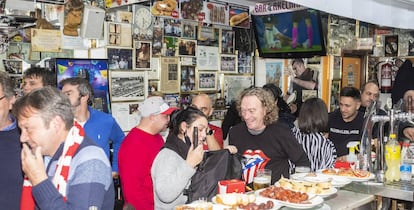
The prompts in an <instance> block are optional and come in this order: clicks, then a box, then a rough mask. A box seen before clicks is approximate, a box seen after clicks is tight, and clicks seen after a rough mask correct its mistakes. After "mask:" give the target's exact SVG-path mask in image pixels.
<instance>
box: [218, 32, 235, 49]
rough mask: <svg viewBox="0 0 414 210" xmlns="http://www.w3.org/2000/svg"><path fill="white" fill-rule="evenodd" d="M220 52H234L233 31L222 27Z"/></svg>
mask: <svg viewBox="0 0 414 210" xmlns="http://www.w3.org/2000/svg"><path fill="white" fill-rule="evenodd" d="M221 53H222V54H234V31H232V30H225V29H222V31H221Z"/></svg>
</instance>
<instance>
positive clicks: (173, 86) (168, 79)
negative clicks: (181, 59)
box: [160, 57, 180, 93]
mask: <svg viewBox="0 0 414 210" xmlns="http://www.w3.org/2000/svg"><path fill="white" fill-rule="evenodd" d="M178 67H179V66H178V57H161V69H162V71H161V79H160V82H161V84H160V91H161V92H164V93H177V92H179V91H180V81H179V71H178Z"/></svg>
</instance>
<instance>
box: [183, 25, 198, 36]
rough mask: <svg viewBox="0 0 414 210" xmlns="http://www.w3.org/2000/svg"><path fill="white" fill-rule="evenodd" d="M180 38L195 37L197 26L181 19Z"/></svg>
mask: <svg viewBox="0 0 414 210" xmlns="http://www.w3.org/2000/svg"><path fill="white" fill-rule="evenodd" d="M181 27H182V29H181V31H182V38H184V39H196V35H197V26H196V24H194V22H190V21H182V22H181Z"/></svg>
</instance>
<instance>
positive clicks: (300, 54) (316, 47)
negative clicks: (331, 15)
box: [252, 8, 326, 58]
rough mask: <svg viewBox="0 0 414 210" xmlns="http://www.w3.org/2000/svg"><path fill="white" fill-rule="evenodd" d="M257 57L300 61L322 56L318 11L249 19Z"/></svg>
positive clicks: (321, 36) (322, 42)
mask: <svg viewBox="0 0 414 210" xmlns="http://www.w3.org/2000/svg"><path fill="white" fill-rule="evenodd" d="M252 21H253V28H254V31H255V35H256V42H257V48H258V51H259V56H260V57H265V58H304V57H312V56H315V55H325V54H326V51H325V41H324V36H323V31H322V24H321V18H320V14H319V11H317V10H313V9H307V8H306V9H299V10H297V9H295V10H289V11H286V10H285V11H283V12H281V13H272V14H264V15H259V14H256V15H252Z"/></svg>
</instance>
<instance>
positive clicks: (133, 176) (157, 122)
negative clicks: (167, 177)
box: [118, 96, 175, 210]
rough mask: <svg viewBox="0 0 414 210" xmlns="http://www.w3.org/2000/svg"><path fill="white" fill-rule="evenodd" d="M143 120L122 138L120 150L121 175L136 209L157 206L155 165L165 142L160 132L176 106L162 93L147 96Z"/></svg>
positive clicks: (144, 103)
mask: <svg viewBox="0 0 414 210" xmlns="http://www.w3.org/2000/svg"><path fill="white" fill-rule="evenodd" d="M138 109H139V112H140V114H141V121H140V122H139V124H138V125H137V126H136V127H134V128H132V129H131V131H130V132H129V133H128V135H127V136H126V137H125V139H124V141H123V142H122V145H121V148H120V150H119V154H118V167H119V175H120V178H121V185H122V190H123V194H124V198H125V203H127V204H129V205H132V206H134V207H135V208H136V209H142V210H146V209H151V210H152V209H154V193H153V188H152V180H151V166H152V162H153V161H154V158H155V156H156V155H157V154H158V152H159V151H160V149H161V147H162V146H163V145H164V140H163V138H162V137H161V135H160V132H161V131H163V130H165V129H166V128H167V126H168V123H169V118H170V116H169V115H170V114H171V113H172V112H173V111H174V110H175V108H172V107H169V106H168V105H167V104H166V103H165V102H164V100H163V99H162V98H161V97H159V96H152V97H149V98H147V99H146V100H145V101H144V102H143V103H142V104H140V106H139V108H138Z"/></svg>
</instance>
